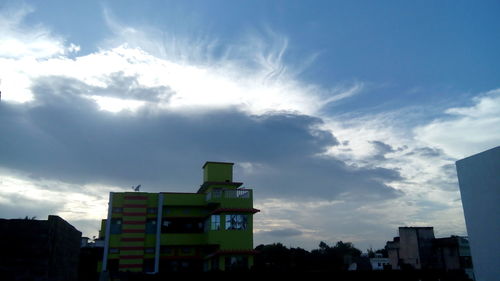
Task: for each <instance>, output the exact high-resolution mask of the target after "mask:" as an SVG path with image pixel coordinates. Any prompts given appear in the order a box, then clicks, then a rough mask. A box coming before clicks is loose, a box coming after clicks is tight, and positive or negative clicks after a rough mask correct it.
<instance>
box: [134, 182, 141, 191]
mask: <svg viewBox="0 0 500 281" xmlns="http://www.w3.org/2000/svg"><path fill="white" fill-rule="evenodd" d="M140 188H141V185H140V184H139V185H138V186H136V187H134V186H132V190H134V191H139V189H140Z"/></svg>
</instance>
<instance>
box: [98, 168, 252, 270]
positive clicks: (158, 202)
mask: <svg viewBox="0 0 500 281" xmlns="http://www.w3.org/2000/svg"><path fill="white" fill-rule="evenodd" d="M241 185H242V183H241V182H234V181H233V163H223V162H206V163H205V165H203V184H202V185H201V186H200V188H199V189H198V192H196V193H174V192H160V193H146V192H117V193H111V194H110V199H109V212H108V218H107V220H105V221H104V222H103V224H102V227H103V230H101V232H100V237H101V238H102V237H104V239H105V248H104V258H103V262H102V270H103V272H110V273H111V274H113V272H119V271H132V272H145V273H163V272H171V271H190V272H192V271H217V270H221V271H230V270H244V269H249V268H250V267H252V265H253V255H254V250H253V214H254V213H256V212H258V211H259V210H257V209H254V208H253V199H252V197H253V196H252V190H250V189H244V188H240V187H241Z"/></svg>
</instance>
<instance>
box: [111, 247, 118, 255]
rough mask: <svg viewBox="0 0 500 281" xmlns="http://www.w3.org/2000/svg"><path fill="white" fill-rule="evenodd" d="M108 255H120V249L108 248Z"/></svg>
mask: <svg viewBox="0 0 500 281" xmlns="http://www.w3.org/2000/svg"><path fill="white" fill-rule="evenodd" d="M109 253H110V254H119V253H120V249H118V248H109Z"/></svg>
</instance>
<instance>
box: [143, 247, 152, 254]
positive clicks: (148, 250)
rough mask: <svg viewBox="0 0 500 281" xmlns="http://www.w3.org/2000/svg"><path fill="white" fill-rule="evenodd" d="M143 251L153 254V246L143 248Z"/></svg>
mask: <svg viewBox="0 0 500 281" xmlns="http://www.w3.org/2000/svg"><path fill="white" fill-rule="evenodd" d="M144 253H145V254H154V253H155V248H144Z"/></svg>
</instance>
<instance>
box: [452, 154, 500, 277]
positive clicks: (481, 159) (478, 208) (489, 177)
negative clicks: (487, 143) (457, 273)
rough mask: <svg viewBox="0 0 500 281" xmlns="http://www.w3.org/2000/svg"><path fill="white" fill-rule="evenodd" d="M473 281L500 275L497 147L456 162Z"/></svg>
mask: <svg viewBox="0 0 500 281" xmlns="http://www.w3.org/2000/svg"><path fill="white" fill-rule="evenodd" d="M456 166H457V174H458V182H459V184H460V194H461V196H462V205H463V208H464V215H465V224H466V226H467V234H468V236H469V241H470V247H471V254H472V260H473V263H474V272H475V276H476V278H477V280H479V281H487V280H498V278H499V276H500V255H499V254H498V253H499V252H500V240H499V239H498V237H500V204H499V202H500V146H497V147H495V148H492V149H490V150H487V151H483V152H481V153H478V154H475V155H472V156H469V157H467V158H464V159H461V160H458V161H457V162H456Z"/></svg>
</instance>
